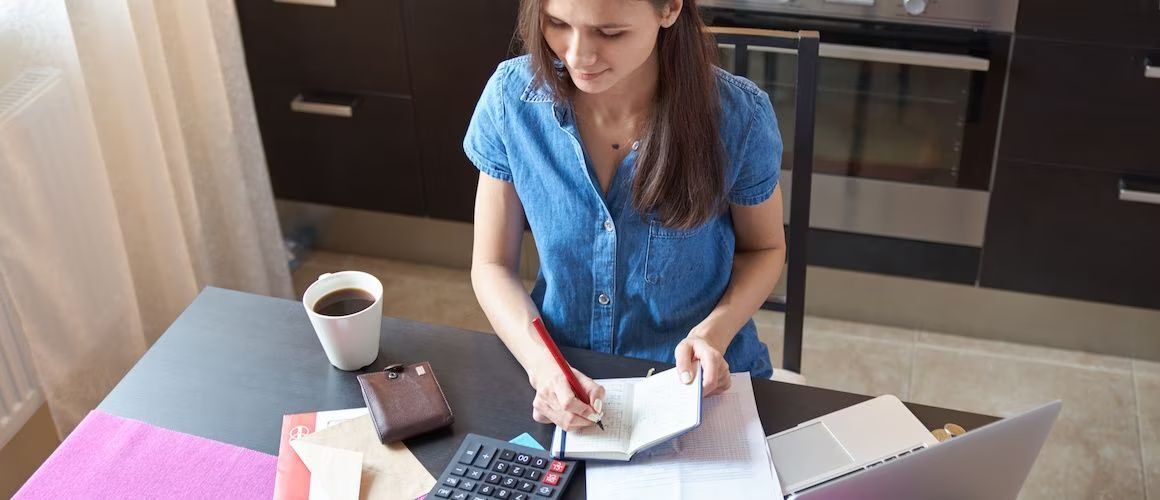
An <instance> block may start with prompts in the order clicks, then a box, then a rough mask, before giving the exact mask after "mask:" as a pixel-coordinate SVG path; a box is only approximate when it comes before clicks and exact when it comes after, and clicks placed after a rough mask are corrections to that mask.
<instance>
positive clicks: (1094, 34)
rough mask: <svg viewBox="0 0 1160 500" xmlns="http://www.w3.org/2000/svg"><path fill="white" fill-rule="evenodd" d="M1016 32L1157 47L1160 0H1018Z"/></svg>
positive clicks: (1159, 30) (1159, 44)
mask: <svg viewBox="0 0 1160 500" xmlns="http://www.w3.org/2000/svg"><path fill="white" fill-rule="evenodd" d="M1015 32H1016V33H1018V34H1019V35H1030V36H1040V37H1048V38H1058V39H1061V40H1072V41H1083V42H1094V43H1110V44H1125V45H1137V46H1145V47H1160V0H1019V18H1018V21H1017V23H1016V27H1015Z"/></svg>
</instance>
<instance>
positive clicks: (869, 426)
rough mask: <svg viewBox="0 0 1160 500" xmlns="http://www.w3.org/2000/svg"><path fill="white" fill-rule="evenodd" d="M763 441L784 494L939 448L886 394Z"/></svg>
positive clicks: (916, 419)
mask: <svg viewBox="0 0 1160 500" xmlns="http://www.w3.org/2000/svg"><path fill="white" fill-rule="evenodd" d="M765 442H766V445H767V446H768V447H769V453H770V458H772V459H773V464H774V468H775V469H776V470H777V478H778V480H779V481H780V482H781V487H782V494H783V495H786V496H788V495H793V494H795V493H798V492H801V491H805V490H807V489H809V488H812V487H814V486H817V485H819V484H822V483H825V482H827V481H832V480H834V479H837V478H839V477H842V476H845V475H847V474H850V473H853V472H856V471H860V470H862V469H863V468H865V467H867V466H869V465H870V464H873V463H879V462H884V461H886V460H894V459H895V458H897V457H899V456H903V455H907V454H910V453H913V452H915V451H918V450H921V449H923V448H925V447H927V446H933V445H935V444H938V440H937V439H935V437H934V436H933V435H931V433H930V430H928V429H927V428H926V426H924V425H922V422H919V421H918V418H916V417H915V416H914V414H913V413H911V412H910V409H908V408H907V407H906V405H903V404H902V401H899V400H898V398H897V397H895V396H891V395H886V396H879V397H876V398H874V399H871V400H868V401H864V402H862V403H858V404H856V405H854V406H850V407H847V408H843V409H841V410H838V411H835V412H833V413H830V414H828V415H824V416H822V417H819V418H815V419H813V420H808V421H805V422H802V423H800V424H798V425H797V426H796V427H793V428H791V429H787V430H785V431H782V432H779V433H777V434H773V435H771V436H768V437H766V439H765Z"/></svg>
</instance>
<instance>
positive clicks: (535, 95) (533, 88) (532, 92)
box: [520, 78, 554, 102]
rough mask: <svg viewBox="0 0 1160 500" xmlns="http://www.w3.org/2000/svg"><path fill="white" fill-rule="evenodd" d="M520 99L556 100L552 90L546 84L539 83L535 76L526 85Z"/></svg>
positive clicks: (526, 100)
mask: <svg viewBox="0 0 1160 500" xmlns="http://www.w3.org/2000/svg"><path fill="white" fill-rule="evenodd" d="M520 99H521V100H523V101H524V102H552V101H553V100H554V99H552V91H551V90H549V89H548V88H547V86H546V85H537V84H536V79H535V78H532V80H531V81H530V82H528V85H527V86H526V87H524V92H523V94H521V95H520Z"/></svg>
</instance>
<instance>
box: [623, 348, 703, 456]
mask: <svg viewBox="0 0 1160 500" xmlns="http://www.w3.org/2000/svg"><path fill="white" fill-rule="evenodd" d="M632 418H633V422H632V435H631V436H629V443H628V449H629V450H630V451H632V450H638V449H640V448H643V447H648V446H649V445H650V444H653V443H655V442H657V441H660V440H664V439H666V438H668V437H670V436H672V435H674V434H679V433H681V432H684V431H685V430H687V429H689V428H690V427H693V426H695V425H697V421H698V420H700V418H701V371H700V370H697V376H696V378H695V379H694V380H693V381H692V382H691V383H689V384H682V383H681V381H680V379H679V378H678V376H677V369H676V368H672V369H669V370H665V371H663V372H660V373H657V374H655V375H653V376H651V377H648V378H646V379H644V380H641V381H640V382H638V383H637V386H636V391H635V394H634V395H633V413H632Z"/></svg>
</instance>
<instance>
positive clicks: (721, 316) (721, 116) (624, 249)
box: [464, 0, 785, 430]
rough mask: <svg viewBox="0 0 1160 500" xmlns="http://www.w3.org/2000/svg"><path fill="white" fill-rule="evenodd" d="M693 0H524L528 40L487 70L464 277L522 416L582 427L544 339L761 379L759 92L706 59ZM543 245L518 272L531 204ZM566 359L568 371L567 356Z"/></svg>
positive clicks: (597, 405) (765, 168) (764, 214)
mask: <svg viewBox="0 0 1160 500" xmlns="http://www.w3.org/2000/svg"><path fill="white" fill-rule="evenodd" d="M703 30H704V25H703V23H702V21H701V19H700V17H699V16H698V14H697V10H696V6H695V4H694V2H693V0H687V1H684V2H682V0H523V4H522V6H521V13H520V21H519V31H520V36H521V37H522V39H523V42H524V46H525V47H526V49H527V52H528V54H527V55H525V56H522V57H518V58H515V59H511V60H508V61H505V62H503V63H501V64H500V65H499V67H498V69H496V72H495V74H494V75H492V77H491V79H490V80H489V81H488V83H487V86H486V87H485V88H484V91H483V95H482V96H481V97H480V100H479V104H478V105H477V107H476V110H475V114H474V116H473V117H472V120H471V124H470V126H469V127H468V131H467V136H466V138H465V139H464V150H465V152H466V154H467V156H468V157H469V158H470V159H471V161H472V163H474V164H475V165H476V167H478V169H479V170H480V171H481V172H482V174H481V175H480V178H479V187H478V191H477V194H476V205H475V243H474V250H473V257H472V269H471V278H472V284H473V286H474V288H475V293H476V297H477V298H478V300H479V303H480V305H481V306H482V307H483V310H484V312H485V313H486V314H487V317H488V320H489V321H490V322H491V324H492V326H493V327H494V328H495V331H496V333H497V334H499V336H500V338H502V339H503V341H504V343H505V344H506V345H507V347H508V348H509V349H510V350H511V352H512V354H513V355H514V356H515V358H516V359H517V360H518V361H519V362H520V364H521V365H523V367H524V369H525V370H526V371H527V373H528V380H529V382H530V383H531V385H532V386H533V387H534V388H535V390H536V397H535V400H534V402H533V405H532V406H533V411H532V413H533V417H534V418H535V420H536V421H538V422H542V423H548V422H552V423H555V424H557V425H559V426H561V427H563V428H564V429H566V430H575V429H578V428H581V427H585V426H588V425H592V422H595V421H597V420H598V419H599V417H600V415H601V411H602V399H601V398H602V397H603V395H604V389H603V388H601V387H600V386H599V385H597V384H596V383H595V382H593V381H592V379H590V378H589V377H587V376H585V375H584V374H582V373H580V372H578V371H576V375H577V377H578V378H579V380H580V381H581V384H582V385H583V386H584V387H585V389H586V390H587V392H588V394H587V395H588V397H589V400H590V401H592V404H591V405H586V404H584V403H582V402H581V401H580V400H579V399H578V398H576V397H575V395H574V394H573V393H572V391H571V390H570V389H569V386H568V383H567V382H566V381H565V379H564V376H563V374H561V373H560V370H559V368H557V367H556V365H555V364H554V363H553V362H552V358H551V356H549V355H548V353H547V350H546V348H545V347H544V346H543V344H542V343H541V342H540V341H539V339H538V337H537V334H536V333H535V330H534V328H533V327H532V325H531V322H532V320H533V319H534V318H535V317H537V316H539V315H542V317H543V320H544V323H545V324H546V325H547V327H548V330H549V331H550V332H551V333H552V336H553V338H554V339H555V340H556V342H557V343H558V344H561V345H569V346H575V347H582V348H586V349H591V350H595V351H601V352H612V353H616V354H621V355H625V356H631V357H637V358H646V359H653V360H657V361H665V362H675V363H676V365H677V369H678V371H679V373H680V377H681V380H682V381H683V382H685V383H689V382H690V381H691V380H692V378H693V373H694V370H696V369H697V367H698V365H699V366H700V367H701V368H703V369H704V377H703V384H704V394H706V395H710V394H714V393H718V392H721V391H723V390H726V389H728V387H729V382H730V380H729V373H730V370H732V371H749V372H750V373H751V374H752V375H753V376H756V377H769V376H770V375H771V373H772V368H771V366H770V362H769V352H768V351H767V349H766V347H765V345H763V344H762V343H761V342H760V341H759V340H758V339H757V332H756V329H755V328H754V325H753V321H752V319H751V317H752V315H753V313H754V312H756V311H757V309H758V308H759V307H760V306H761V304H762V303H763V301H764V300H765V299H766V297H768V295H769V293H770V292H771V291H772V289H773V287H774V285H775V284H776V282H777V279H778V276H779V275H780V274H781V267H782V264H783V262H784V260H785V236H784V234H783V232H782V210H781V207H782V200H781V192H780V188H778V186H777V180H778V174H779V165H780V157H781V138H780V135H779V134H778V130H777V122H776V119H775V118H774V114H773V109H772V107H771V105H770V102H769V96H768V95H766V94H765V93H764V92H762V91H761V90H760V89H758V88H757V87H756V86H755V85H754V84H753V83H752V82H749V81H748V80H744V79H741V78H738V77H734V76H732V75H730V74H728V73H726V72H724V71H722V70H720V69H717V68H715V67H714V66H713V61H714V60H715V58H716V55H715V54H716V48H715V46H714V45H713V43H712V41H711V40H710V39H708V38H707V37H706V36H705V35H704V31H703ZM525 218H526V221H527V223H528V225H529V226H530V227H531V230H532V234H533V235H534V236H535V240H536V248H537V249H538V250H539V256H540V274H539V276H538V278H537V280H536V284H535V286H534V288H533V289H532V291H531V294H530V296H529V294H528V292H527V290H526V289H525V288H524V284H523V282H522V281H521V280H520V277H519V274H518V269H519V254H520V243H521V240H522V236H523V230H524V222H525ZM574 371H575V370H574Z"/></svg>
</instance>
